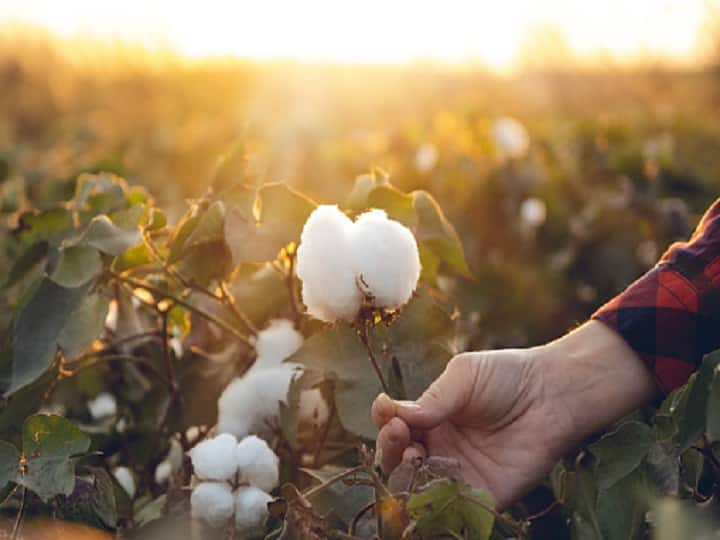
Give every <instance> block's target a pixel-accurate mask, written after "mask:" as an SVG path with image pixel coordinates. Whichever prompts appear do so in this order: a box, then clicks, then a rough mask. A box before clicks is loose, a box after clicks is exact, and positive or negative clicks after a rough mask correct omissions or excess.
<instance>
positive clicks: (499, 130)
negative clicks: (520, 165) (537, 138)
mask: <svg viewBox="0 0 720 540" xmlns="http://www.w3.org/2000/svg"><path fill="white" fill-rule="evenodd" d="M492 135H493V139H494V140H495V146H497V148H498V150H500V152H501V153H502V154H504V155H505V156H506V157H509V158H519V157H522V156H524V155H525V154H526V153H527V151H528V149H529V148H530V136H529V135H528V132H527V130H526V129H525V126H523V125H522V124H521V123H520V122H518V121H517V120H515V119H514V118H510V117H504V118H498V119H497V120H496V121H495V122H494V123H493V126H492Z"/></svg>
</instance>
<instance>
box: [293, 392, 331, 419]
mask: <svg viewBox="0 0 720 540" xmlns="http://www.w3.org/2000/svg"><path fill="white" fill-rule="evenodd" d="M299 408H300V410H299V412H298V416H299V418H300V422H302V423H305V424H308V425H310V426H313V427H320V426H324V425H325V423H326V422H327V420H328V416H329V415H330V408H329V407H328V404H327V401H325V398H324V397H323V395H322V392H321V391H320V390H319V389H318V388H311V389H310V390H304V391H303V392H302V393H301V394H300V405H299Z"/></svg>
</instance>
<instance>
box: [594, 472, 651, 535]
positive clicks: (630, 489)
mask: <svg viewBox="0 0 720 540" xmlns="http://www.w3.org/2000/svg"><path fill="white" fill-rule="evenodd" d="M645 491H646V487H645V481H644V475H643V472H642V471H641V470H640V469H635V470H634V471H633V472H632V473H630V474H629V475H628V476H626V477H624V478H623V479H621V480H619V481H618V482H617V483H616V484H614V485H613V486H612V487H610V488H609V489H608V490H606V491H600V492H599V493H598V500H597V507H596V508H597V521H598V524H599V527H600V532H601V534H602V536H601V538H602V540H640V539H643V538H646V535H645V533H646V525H645V514H646V513H647V510H648V509H647V504H646V503H645V502H644V501H646V500H647V496H646V495H647V493H645Z"/></svg>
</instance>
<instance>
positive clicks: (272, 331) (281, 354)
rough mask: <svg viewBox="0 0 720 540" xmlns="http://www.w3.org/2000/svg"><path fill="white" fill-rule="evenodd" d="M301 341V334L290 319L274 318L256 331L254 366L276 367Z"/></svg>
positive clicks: (295, 349)
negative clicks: (255, 358)
mask: <svg viewBox="0 0 720 540" xmlns="http://www.w3.org/2000/svg"><path fill="white" fill-rule="evenodd" d="M302 343H303V336H302V334H301V333H300V332H298V331H297V330H295V326H293V323H292V321H289V320H287V319H275V320H273V321H270V323H269V324H268V326H267V327H266V328H265V329H263V330H261V331H260V332H258V335H257V338H256V341H255V351H256V352H257V360H256V361H255V364H254V365H253V367H254V368H256V367H259V368H270V367H277V366H278V365H280V364H281V363H282V361H283V360H285V359H286V358H287V357H289V356H290V355H292V354H293V353H295V352H296V351H297V350H298V349H299V348H300V346H301V345H302Z"/></svg>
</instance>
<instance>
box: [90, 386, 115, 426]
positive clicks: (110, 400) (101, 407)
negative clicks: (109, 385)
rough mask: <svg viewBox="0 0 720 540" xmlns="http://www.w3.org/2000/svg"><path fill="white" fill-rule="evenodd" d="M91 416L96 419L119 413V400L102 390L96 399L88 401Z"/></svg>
mask: <svg viewBox="0 0 720 540" xmlns="http://www.w3.org/2000/svg"><path fill="white" fill-rule="evenodd" d="M87 407H88V410H89V411H90V416H92V417H93V419H95V420H100V419H102V418H108V417H110V416H115V415H116V414H117V401H116V400H115V396H113V395H112V394H111V393H109V392H101V393H99V394H98V395H97V396H95V398H94V399H91V400H90V401H88V402H87Z"/></svg>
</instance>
